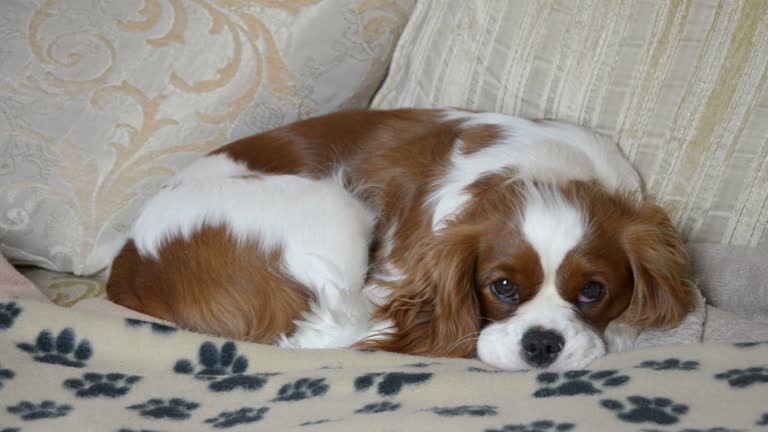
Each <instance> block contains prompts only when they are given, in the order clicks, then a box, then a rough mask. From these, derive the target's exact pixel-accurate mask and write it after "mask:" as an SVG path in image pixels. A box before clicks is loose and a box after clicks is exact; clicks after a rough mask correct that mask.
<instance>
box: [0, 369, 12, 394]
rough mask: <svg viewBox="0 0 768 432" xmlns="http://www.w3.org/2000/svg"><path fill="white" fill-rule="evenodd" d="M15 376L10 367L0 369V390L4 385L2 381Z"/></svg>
mask: <svg viewBox="0 0 768 432" xmlns="http://www.w3.org/2000/svg"><path fill="white" fill-rule="evenodd" d="M15 376H16V373H14V372H13V371H12V370H10V369H0V390H2V389H3V387H4V386H5V383H4V381H8V380H11V379H13V377H15Z"/></svg>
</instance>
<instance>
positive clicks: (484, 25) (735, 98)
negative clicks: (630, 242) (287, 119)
mask: <svg viewBox="0 0 768 432" xmlns="http://www.w3.org/2000/svg"><path fill="white" fill-rule="evenodd" d="M766 41H768V2H765V1H730V0H719V1H658V0H638V1H603V0H585V1H579V2H575V1H570V0H555V1H549V0H547V1H544V0H536V1H534V0H532V1H508V0H488V1H463V2H460V1H455V2H448V1H442V0H424V1H420V2H419V3H418V5H417V7H416V9H415V10H414V13H413V15H412V17H411V20H410V21H409V24H408V26H407V27H406V29H405V31H404V33H403V36H402V38H401V40H400V42H399V44H398V49H397V50H396V52H395V55H394V57H393V61H392V66H391V73H390V75H389V76H388V78H387V80H386V82H385V84H384V85H383V87H382V89H381V90H380V92H379V93H378V94H377V96H376V98H375V99H374V102H373V106H374V107H376V108H393V107H401V106H421V107H442V106H463V107H467V108H472V109H477V110H488V111H501V112H505V113H510V114H517V115H523V116H527V117H550V118H562V119H567V120H570V121H573V122H577V123H581V124H584V125H587V126H590V127H593V128H596V129H597V130H599V131H601V132H604V133H606V134H608V135H611V136H613V137H614V138H615V139H617V140H618V142H619V143H620V145H621V147H622V148H623V149H624V150H625V152H626V153H627V155H628V156H629V157H630V159H631V160H632V161H633V162H634V163H635V165H636V167H637V168H638V169H639V171H640V172H641V174H642V176H643V178H644V179H645V181H646V186H647V189H648V190H649V191H650V192H651V193H653V194H655V195H656V196H657V197H658V198H659V199H660V201H661V202H662V203H663V204H664V205H665V206H666V207H667V208H668V209H669V210H670V212H671V214H672V216H673V217H674V219H675V221H676V222H677V223H678V225H679V226H680V228H681V229H682V231H683V233H684V234H685V236H686V237H687V238H688V239H689V240H696V241H706V242H717V243H731V244H742V245H750V246H758V245H759V246H761V247H768V85H767V84H766V83H767V82H768V43H766Z"/></svg>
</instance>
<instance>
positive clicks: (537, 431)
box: [485, 420, 576, 432]
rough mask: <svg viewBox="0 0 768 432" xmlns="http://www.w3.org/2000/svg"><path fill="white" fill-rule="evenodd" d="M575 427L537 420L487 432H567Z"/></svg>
mask: <svg viewBox="0 0 768 432" xmlns="http://www.w3.org/2000/svg"><path fill="white" fill-rule="evenodd" d="M575 426H576V425H574V424H573V423H558V422H555V421H552V420H537V421H534V422H531V423H527V424H522V423H521V424H508V425H504V426H502V427H501V429H486V430H485V432H565V431H569V430H571V429H573V428H574V427H575Z"/></svg>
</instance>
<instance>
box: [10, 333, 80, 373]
mask: <svg viewBox="0 0 768 432" xmlns="http://www.w3.org/2000/svg"><path fill="white" fill-rule="evenodd" d="M76 342H77V340H76V339H75V331H74V330H72V329H71V328H65V329H64V330H62V331H61V332H59V334H58V336H56V337H55V338H54V337H53V334H51V332H50V331H48V330H43V331H41V332H40V333H39V334H38V335H37V340H36V341H35V343H34V344H31V343H26V342H24V343H20V344H17V345H16V346H17V347H19V349H21V350H23V351H26V352H28V353H29V354H30V355H32V358H33V359H35V361H38V362H41V363H51V364H57V365H62V366H70V367H76V368H81V367H85V365H86V362H87V361H88V360H89V359H90V358H91V356H92V355H93V348H91V343H90V342H89V341H88V340H87V339H83V340H81V341H80V343H76Z"/></svg>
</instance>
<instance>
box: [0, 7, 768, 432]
mask: <svg viewBox="0 0 768 432" xmlns="http://www.w3.org/2000/svg"><path fill="white" fill-rule="evenodd" d="M0 40H2V43H0V253H1V254H2V255H0V431H21V430H23V431H35V430H45V431H47V430H105V431H106V430H113V431H118V430H120V431H137V430H211V429H230V428H231V429H233V430H302V431H303V430H329V431H347V430H350V431H352V430H370V431H374V430H382V431H386V430H391V431H400V430H428V429H440V430H457V431H469V430H473V431H474V430H477V431H566V430H574V431H598V430H606V431H623V430H631V431H689V432H693V431H712V432H715V431H721V432H726V431H737V430H739V431H741V430H761V429H765V430H768V405H766V402H765V401H766V400H768V268H767V267H768V85H767V84H766V81H768V72H766V71H768V43H766V42H765V41H766V40H768V2H764V1H759V0H757V1H747V0H743V1H741V0H738V1H730V0H713V1H693V0H691V1H682V0H681V1H677V0H674V1H673V0H670V1H650V0H627V1H608V0H581V1H578V2H572V1H567V0H535V1H533V0H532V1H527V0H513V1H511V0H483V1H448V0H418V1H416V0H324V1H320V0H6V1H4V2H2V3H0ZM405 106H415V107H448V106H454V107H456V106H457V107H464V108H468V109H475V110H486V111H498V112H504V113H508V114H514V115H521V116H526V117H535V118H542V117H545V118H560V119H565V120H569V121H573V122H576V123H579V124H584V125H586V126H590V127H592V128H594V129H596V130H598V131H600V132H602V133H604V134H607V135H609V136H612V137H613V138H614V139H616V140H617V142H619V144H620V146H621V148H622V150H623V151H624V152H625V153H626V155H627V156H628V157H629V159H630V160H631V161H632V162H633V164H634V165H635V167H636V168H637V169H638V171H639V172H640V173H641V175H642V177H643V179H644V182H645V189H646V190H647V191H648V192H649V193H651V194H653V195H655V196H656V197H657V199H658V200H659V202H660V203H661V204H662V205H663V206H664V207H665V208H666V209H667V210H668V211H669V213H670V215H671V217H672V218H673V220H674V222H675V223H676V224H677V226H678V227H679V229H680V231H681V232H682V233H683V235H684V237H685V239H686V241H687V247H688V251H689V254H690V256H691V261H692V266H693V277H694V281H693V282H695V283H696V284H697V286H698V287H699V292H700V296H699V299H698V306H697V308H696V311H695V312H694V313H692V314H691V315H690V316H689V317H688V318H687V319H686V321H685V322H684V323H683V324H682V325H681V326H680V327H678V328H675V329H656V330H648V331H644V332H642V333H641V334H640V336H639V337H638V339H637V340H636V342H635V344H634V349H633V350H631V351H628V352H622V353H616V354H610V355H608V356H606V357H605V358H602V359H600V360H598V361H596V362H595V363H594V364H593V365H590V367H589V368H588V369H585V370H574V371H565V372H546V371H528V372H504V371H500V370H495V369H493V368H491V367H489V366H487V365H484V364H482V363H480V362H478V361H477V360H475V359H444V358H425V357H412V356H405V355H398V354H390V353H380V352H370V351H366V350H321V351H303V352H298V351H291V350H284V349H279V348H277V347H273V346H264V345H258V344H250V343H245V342H235V341H227V340H222V339H219V338H215V337H211V336H207V335H202V334H195V333H191V332H186V331H182V330H179V329H176V328H175V327H173V326H171V325H168V323H162V322H158V321H157V320H154V319H153V318H152V317H146V316H142V315H140V314H137V313H134V312H133V311H129V310H125V309H122V308H120V307H118V306H116V305H114V304H112V303H110V302H109V301H107V300H106V299H105V283H104V279H105V275H106V274H107V272H108V268H109V263H110V259H111V257H112V256H113V255H114V254H115V252H116V251H117V249H118V248H119V247H120V246H121V244H122V242H123V241H124V239H125V233H126V231H127V229H128V227H129V226H130V224H131V221H132V220H133V218H134V217H135V215H136V212H137V211H138V209H139V208H140V206H141V204H142V202H144V200H146V199H147V198H148V197H149V196H151V195H152V193H153V192H154V191H156V190H157V188H158V187H159V186H160V184H162V182H163V181H164V180H166V179H168V178H169V177H170V176H172V175H173V174H174V173H175V172H176V171H178V170H179V169H181V168H182V167H184V166H185V165H186V164H188V163H189V162H190V161H192V160H194V158H195V157H198V156H199V155H201V154H203V153H205V152H207V151H209V150H211V149H214V148H216V147H218V146H220V145H222V144H225V143H226V142H228V141H231V140H234V139H236V138H239V137H242V136H246V135H249V134H253V133H257V132H260V131H263V130H267V129H270V128H273V127H276V126H278V125H281V124H285V123H288V122H291V121H293V120H296V119H300V118H306V117H311V116H315V115H319V114H322V113H326V112H331V111H335V110H340V109H345V108H360V107H372V108H379V109H388V108H395V107H405ZM3 257H5V259H3ZM6 259H7V261H6ZM8 262H10V264H9V263H8ZM11 264H12V265H11Z"/></svg>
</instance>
